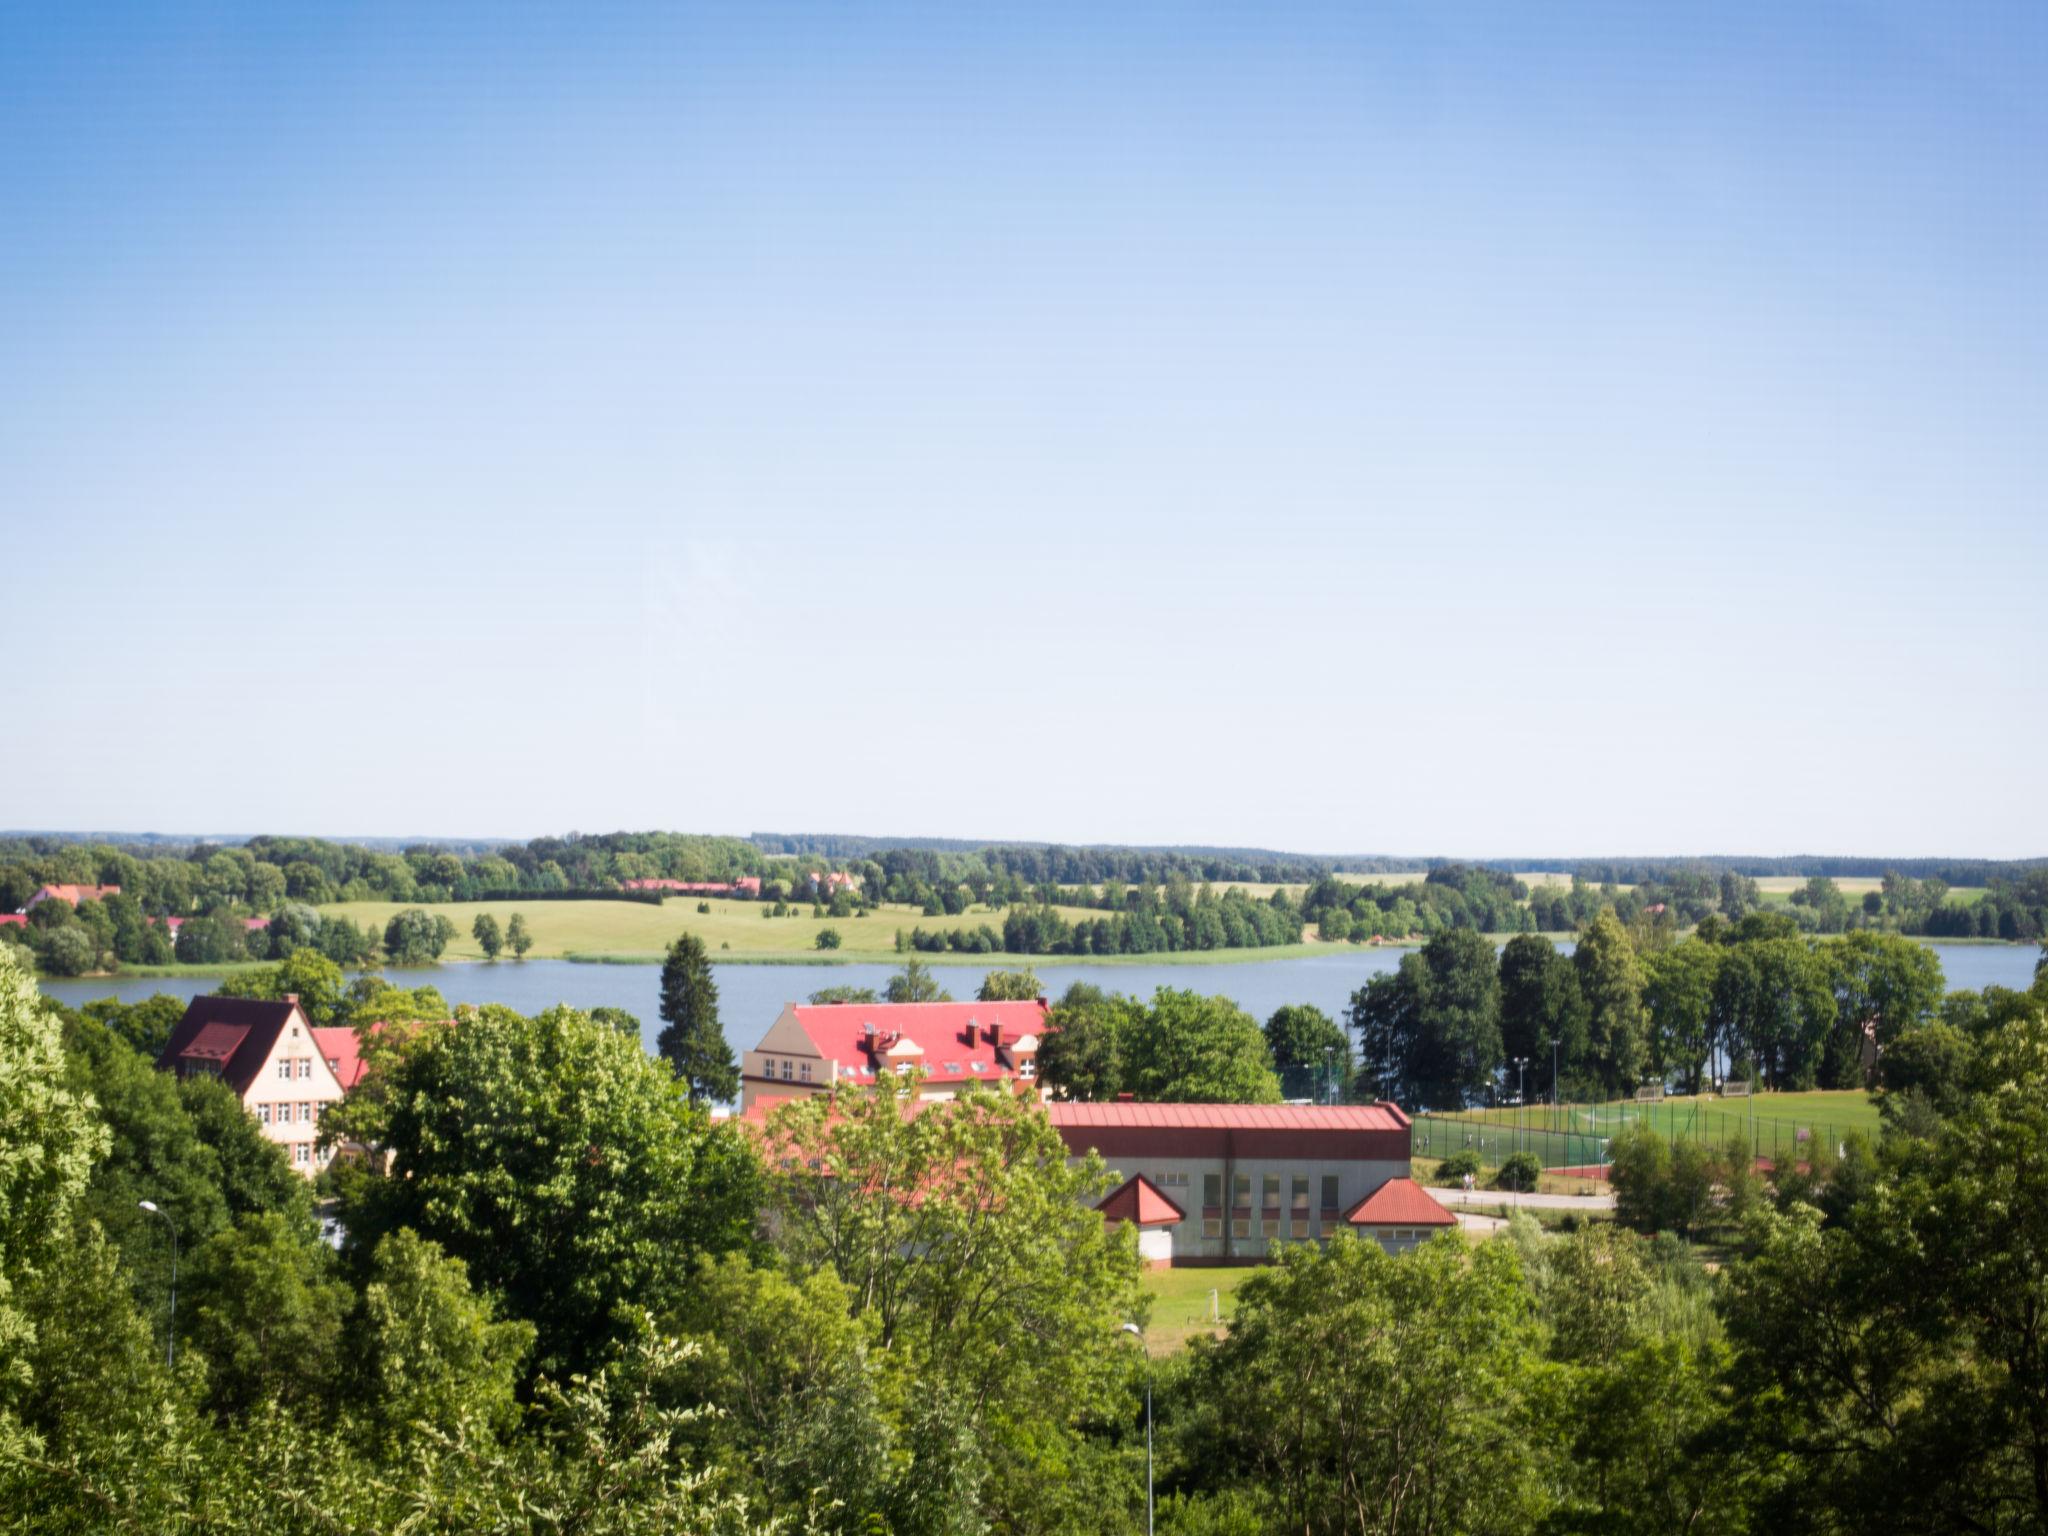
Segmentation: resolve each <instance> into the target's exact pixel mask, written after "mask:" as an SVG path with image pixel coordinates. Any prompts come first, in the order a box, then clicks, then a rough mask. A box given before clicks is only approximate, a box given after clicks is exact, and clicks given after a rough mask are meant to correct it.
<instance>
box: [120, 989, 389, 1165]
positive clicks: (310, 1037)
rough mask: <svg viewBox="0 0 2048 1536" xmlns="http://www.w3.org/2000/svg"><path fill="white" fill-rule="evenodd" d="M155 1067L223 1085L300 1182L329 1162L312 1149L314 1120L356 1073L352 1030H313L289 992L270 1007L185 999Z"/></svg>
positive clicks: (261, 1002) (262, 1002)
mask: <svg viewBox="0 0 2048 1536" xmlns="http://www.w3.org/2000/svg"><path fill="white" fill-rule="evenodd" d="M156 1064H157V1066H158V1067H160V1068H161V1069H163V1070H164V1071H167V1072H175V1073H176V1074H177V1075H178V1076H179V1077H217V1078H219V1079H220V1080H221V1081H222V1082H224V1083H226V1084H227V1085H228V1086H229V1087H230V1088H232V1089H234V1091H235V1094H236V1097H238V1098H240V1099H241V1101H242V1107H243V1108H244V1109H246V1110H248V1111H249V1113H250V1114H251V1115H253V1116H255V1118H256V1123H257V1124H258V1125H260V1126H261V1127H262V1128H263V1134H264V1135H265V1136H266V1137H268V1138H269V1139H270V1140H272V1141H274V1142H277V1143H278V1144H279V1145H280V1146H282V1147H283V1148H284V1149H285V1155H286V1156H287V1157H289V1158H290V1159H291V1164H292V1166H293V1167H294V1168H296V1169H297V1170H298V1171H299V1172H300V1173H302V1174H304V1175H305V1176H306V1177H308V1178H311V1177H312V1176H313V1175H314V1174H316V1173H318V1172H319V1171H320V1170H321V1168H323V1167H325V1166H326V1164H327V1162H328V1160H329V1158H328V1157H323V1156H322V1154H321V1151H320V1147H319V1132H320V1115H321V1113H322V1111H324V1110H325V1109H326V1107H327V1106H328V1105H329V1104H332V1103H335V1102H336V1101H338V1100H339V1099H340V1098H341V1096H342V1095H343V1093H345V1092H346V1091H347V1090H348V1089H349V1088H350V1087H352V1086H354V1083H355V1080H356V1078H357V1077H358V1076H359V1075H360V1073H361V1070H362V1064H361V1061H360V1057H359V1053H358V1049H357V1042H356V1033H355V1031H354V1030H352V1029H346V1028H341V1027H338V1026H337V1027H330V1028H324V1029H315V1028H314V1027H313V1025H312V1023H311V1022H310V1021H309V1020H308V1019H307V1018H306V1013H305V1010H304V1009H303V1008H301V1007H300V1006H299V1000H298V998H297V996H296V995H293V994H290V993H287V994H286V995H285V996H284V997H283V998H282V999H280V1000H278V1001H274V1002H273V1001H269V1000H267V999H262V998H252V997H195V998H193V999H192V1002H191V1004H190V1005H189V1006H188V1007H187V1008H186V1009H185V1017H184V1018H182V1019H180V1020H179V1021H178V1026H177V1028H176V1029H174V1030H172V1031H171V1038H170V1040H169V1041H168V1043H166V1044H165V1046H164V1048H163V1053H162V1054H161V1055H159V1056H158V1057H157V1059H156ZM330 1155H331V1154H330Z"/></svg>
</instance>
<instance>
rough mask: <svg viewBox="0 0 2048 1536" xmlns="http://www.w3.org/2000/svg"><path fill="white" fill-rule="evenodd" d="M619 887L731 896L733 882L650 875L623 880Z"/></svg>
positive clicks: (634, 889) (630, 889) (631, 889)
mask: <svg viewBox="0 0 2048 1536" xmlns="http://www.w3.org/2000/svg"><path fill="white" fill-rule="evenodd" d="M619 887H620V889H622V890H627V891H666V892H669V893H670V894H672V895H677V896H730V895H731V894H732V890H733V883H732V882H731V881H730V880H670V879H668V878H666V877H649V878H647V879H644V880H621V881H620V882H619Z"/></svg>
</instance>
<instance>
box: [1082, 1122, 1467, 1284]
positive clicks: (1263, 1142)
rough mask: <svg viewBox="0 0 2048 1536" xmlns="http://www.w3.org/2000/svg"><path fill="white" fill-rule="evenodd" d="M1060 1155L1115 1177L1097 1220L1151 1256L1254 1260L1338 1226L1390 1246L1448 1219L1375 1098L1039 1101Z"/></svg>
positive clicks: (1157, 1261)
mask: <svg viewBox="0 0 2048 1536" xmlns="http://www.w3.org/2000/svg"><path fill="white" fill-rule="evenodd" d="M1045 1112H1046V1115H1047V1117H1048V1118H1049V1119H1050V1120H1051V1121H1052V1124H1053V1126H1054V1128H1055V1129H1057V1130H1058V1131H1059V1133H1060V1136H1061V1138H1062V1139H1063V1140H1064V1141H1065V1142H1066V1144H1067V1148H1068V1150H1069V1151H1070V1152H1071V1153H1072V1154H1073V1155H1074V1156H1076V1157H1081V1156H1085V1155H1086V1154H1087V1153H1089V1152H1091V1151H1093V1152H1096V1153H1099V1154H1100V1155H1101V1157H1102V1159H1103V1161H1104V1162H1105V1163H1107V1164H1108V1165H1109V1166H1110V1168H1111V1169H1113V1170H1114V1171H1115V1172H1116V1173H1117V1174H1119V1175H1121V1176H1123V1183H1122V1184H1120V1185H1119V1186H1118V1187H1117V1188H1116V1189H1115V1190H1113V1191H1112V1192H1111V1193H1110V1195H1109V1196H1108V1197H1107V1198H1106V1199H1104V1200H1103V1201H1102V1203H1101V1207H1100V1209H1101V1210H1102V1212H1103V1215H1104V1217H1105V1219H1107V1220H1110V1221H1129V1222H1131V1223H1132V1224H1133V1225H1134V1226H1136V1227H1137V1228H1138V1247H1139V1251H1140V1253H1142V1254H1143V1255H1144V1256H1145V1258H1146V1259H1147V1260H1148V1261H1149V1262H1151V1263H1152V1264H1154V1265H1167V1264H1184V1265H1185V1264H1257V1263H1261V1262H1263V1261H1264V1260H1265V1259H1266V1258H1267V1257H1269V1255H1270V1254H1271V1252H1272V1250H1273V1249H1274V1248H1275V1247H1277V1246H1279V1245H1281V1244H1285V1243H1305V1242H1322V1241H1324V1240H1326V1239H1328V1238H1329V1237H1331V1236H1333V1235H1335V1234H1336V1233H1338V1232H1355V1233H1357V1234H1358V1235H1359V1236H1360V1237H1364V1238H1371V1239H1372V1240H1374V1241H1376V1242H1377V1243H1379V1245H1380V1246H1381V1247H1382V1248H1384V1249H1386V1250H1387V1251H1388V1252H1389V1253H1400V1252H1403V1251H1404V1250H1406V1249H1409V1248H1413V1247H1414V1246H1416V1244H1418V1243H1421V1242H1426V1241H1427V1240H1428V1239H1429V1238H1431V1237H1434V1236H1435V1235H1436V1234H1437V1233H1438V1232H1440V1231H1443V1230H1444V1229H1446V1228H1448V1227H1452V1226H1455V1225H1456V1224H1457V1218H1456V1217H1455V1216H1453V1215H1452V1214H1451V1213H1450V1212H1449V1211H1447V1210H1445V1209H1444V1208H1443V1206H1441V1205H1439V1204H1438V1203H1437V1202H1436V1200H1435V1198H1434V1197H1433V1196H1431V1195H1430V1193H1429V1192H1428V1191H1427V1190H1425V1189H1423V1188H1422V1186H1421V1185H1419V1184H1417V1183H1416V1182H1415V1181H1414V1179H1413V1178H1412V1177H1411V1176H1410V1166H1409V1131H1410V1126H1409V1120H1408V1116H1407V1115H1406V1114H1404V1113H1402V1111H1401V1110H1400V1108H1399V1107H1398V1106H1396V1105H1393V1104H1389V1103H1384V1102H1383V1103H1378V1104H1334V1105H1314V1104H1137V1103H1132V1102H1130V1101H1127V1100H1121V1101H1117V1102H1112V1103H1101V1104H1082V1103H1052V1104H1048V1105H1046V1107H1045Z"/></svg>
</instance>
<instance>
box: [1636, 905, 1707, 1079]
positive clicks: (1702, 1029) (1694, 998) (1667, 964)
mask: <svg viewBox="0 0 2048 1536" xmlns="http://www.w3.org/2000/svg"><path fill="white" fill-rule="evenodd" d="M1726 954H1727V951H1726V950H1724V949H1722V948H1721V947H1720V946H1719V945H1717V944H1707V943H1702V942H1701V941H1700V940H1698V939H1687V940H1684V941H1682V942H1680V943H1677V944H1674V945H1672V946H1671V947H1670V948H1668V949H1664V950H1659V951H1658V952H1657V953H1655V954H1653V955H1650V956H1648V957H1647V958H1646V959H1645V961H1644V965H1643V973H1644V975H1643V1004H1644V1006H1645V1008H1646V1009H1647V1010H1648V1012H1649V1018H1650V1063H1651V1068H1652V1070H1653V1071H1654V1072H1655V1073H1657V1074H1658V1075H1659V1076H1660V1077H1667V1078H1676V1079H1678V1081H1679V1082H1680V1083H1681V1085H1682V1086H1683V1087H1684V1090H1685V1091H1686V1092H1687V1093H1698V1092H1699V1091H1700V1090H1701V1088H1702V1087H1703V1086H1704V1085H1705V1080H1706V1073H1707V1061H1708V1058H1709V1057H1710V1056H1711V1055H1712V1053H1713V1052H1714V1050H1715V1049H1716V1047H1718V1046H1719V1045H1720V1043H1721V1042H1720V1041H1719V1039H1718V1038H1717V1037H1716V1035H1715V1032H1714V984H1715V982H1716V981H1717V980H1718V979H1719V977H1720V973H1721V963H1722V960H1723V959H1724V958H1725V956H1726Z"/></svg>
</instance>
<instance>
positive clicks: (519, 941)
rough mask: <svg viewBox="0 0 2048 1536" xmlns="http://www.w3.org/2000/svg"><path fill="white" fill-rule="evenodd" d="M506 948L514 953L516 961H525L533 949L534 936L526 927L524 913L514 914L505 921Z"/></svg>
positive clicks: (513, 956)
mask: <svg viewBox="0 0 2048 1536" xmlns="http://www.w3.org/2000/svg"><path fill="white" fill-rule="evenodd" d="M505 947H506V948H507V949H509V950H511V951H512V958H513V959H515V960H524V959H525V958H526V952H527V951H528V950H529V949H531V948H533V934H532V932H531V931H530V930H529V929H528V928H527V926H526V914H525V913H524V912H514V913H513V914H512V915H511V916H510V917H509V918H507V919H506V920H505Z"/></svg>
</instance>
